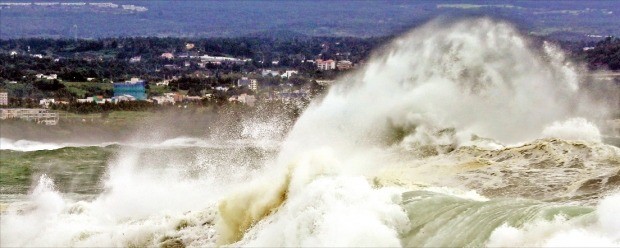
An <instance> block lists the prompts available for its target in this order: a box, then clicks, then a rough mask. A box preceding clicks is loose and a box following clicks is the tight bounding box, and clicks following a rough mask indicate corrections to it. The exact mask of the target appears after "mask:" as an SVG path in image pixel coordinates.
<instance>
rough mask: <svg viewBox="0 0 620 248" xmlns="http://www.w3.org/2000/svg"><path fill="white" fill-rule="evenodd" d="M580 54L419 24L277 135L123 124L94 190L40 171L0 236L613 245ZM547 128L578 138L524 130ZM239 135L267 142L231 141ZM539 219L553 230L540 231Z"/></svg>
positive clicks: (604, 170)
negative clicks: (266, 153) (571, 56)
mask: <svg viewBox="0 0 620 248" xmlns="http://www.w3.org/2000/svg"><path fill="white" fill-rule="evenodd" d="M579 70H580V69H579V66H577V65H575V64H573V63H572V62H570V61H568V60H566V58H565V56H564V55H563V53H562V52H561V51H560V50H559V49H557V48H556V47H554V46H553V45H551V44H548V43H546V44H543V46H542V47H540V48H536V47H535V46H534V45H532V44H530V42H529V41H528V40H527V39H526V38H524V37H523V36H522V35H520V33H519V32H518V31H516V29H515V28H513V27H512V26H511V25H509V24H506V23H503V22H495V21H493V20H490V19H484V18H483V19H473V20H462V21H459V22H455V23H438V22H434V23H431V24H428V25H426V26H423V27H421V28H419V29H416V30H414V31H412V32H411V33H409V34H406V35H404V36H403V37H400V38H398V39H396V40H395V41H394V42H393V43H391V44H389V45H388V46H386V47H385V48H384V49H382V50H379V51H377V53H376V54H374V55H373V56H372V58H371V59H370V60H369V62H368V63H367V65H365V66H364V67H362V68H360V70H358V71H356V72H352V73H351V74H348V75H346V76H345V77H343V78H341V79H339V80H338V82H337V83H336V85H335V86H333V87H332V88H331V89H330V91H329V92H328V93H327V95H326V96H325V97H324V98H323V99H322V100H320V101H317V102H314V103H312V104H311V105H310V107H309V109H308V110H307V111H305V112H304V113H303V114H302V116H301V117H300V118H299V120H298V121H297V122H296V123H295V125H294V127H293V129H292V131H291V132H290V133H289V134H288V136H287V138H286V140H285V141H284V142H282V143H281V144H280V143H279V142H276V143H277V144H276V145H275V147H276V148H274V145H273V144H271V143H269V142H268V143H269V144H271V145H267V146H264V144H266V143H264V142H262V141H261V142H254V141H253V140H252V139H254V138H258V139H265V138H266V139H271V138H273V137H276V139H277V138H278V137H279V136H277V135H276V136H273V135H271V134H270V132H272V130H282V129H287V127H283V128H279V127H277V126H276V127H274V126H272V125H270V124H267V125H263V126H255V127H250V128H243V129H242V134H241V137H242V138H244V139H245V138H247V139H248V140H249V141H248V142H246V141H244V140H237V141H239V142H236V141H235V140H232V141H231V140H215V141H214V140H203V139H195V138H188V137H179V138H173V139H167V140H166V139H157V138H159V137H155V138H154V139H150V138H149V139H148V140H146V142H144V140H142V141H141V140H139V138H138V140H136V141H135V142H128V143H127V144H121V147H122V149H120V152H119V154H118V155H117V157H116V159H115V160H112V161H110V167H109V171H108V174H107V175H108V176H107V177H106V178H105V179H104V182H105V183H104V186H105V189H104V191H103V193H101V194H99V195H96V196H95V197H94V199H93V200H87V201H73V200H71V199H70V198H69V197H66V196H64V195H63V194H61V193H60V192H57V191H55V190H50V189H52V188H53V187H50V186H41V187H40V188H42V189H46V190H40V191H36V190H35V191H33V193H32V196H33V197H35V198H33V199H31V200H32V202H34V203H35V205H34V206H35V207H34V208H26V210H31V211H24V208H20V206H18V205H17V204H16V205H11V206H10V207H9V210H7V212H5V213H3V216H2V217H3V218H2V220H0V221H1V225H2V229H3V232H2V233H1V235H2V239H1V240H0V242H1V244H2V246H44V245H50V246H89V247H90V246H108V247H109V246H131V247H135V246H157V245H171V246H174V245H177V246H199V247H204V246H214V245H218V244H219V245H223V244H231V245H232V246H364V245H366V246H400V245H405V246H423V245H435V246H437V245H445V246H447V245H453V246H454V245H468V244H470V245H475V246H481V245H499V246H501V245H510V244H507V243H501V242H498V239H499V240H501V239H502V237H507V235H513V234H514V235H513V236H512V237H514V238H511V239H505V240H512V241H511V242H512V243H511V244H524V245H548V244H550V245H553V244H559V243H554V242H552V241H554V240H555V241H557V240H561V239H563V238H564V237H566V235H568V236H570V235H572V234H573V233H576V234H579V233H584V232H585V233H587V234H588V235H589V234H594V235H595V236H596V237H600V238H601V239H598V241H601V242H597V243H596V244H616V243H617V242H618V237H617V235H615V234H617V230H618V229H617V228H616V225H617V222H615V221H613V220H610V219H613V214H614V213H616V212H617V211H618V208H617V206H618V205H617V204H616V200H613V199H616V198H613V197H612V198H606V199H612V200H604V201H603V202H601V203H600V204H599V206H598V207H597V208H594V207H591V205H595V204H592V203H593V202H594V203H596V202H598V201H599V200H600V198H601V197H602V196H604V195H605V194H607V193H608V192H610V190H611V189H617V183H618V182H620V179H618V175H619V174H618V173H619V172H620V171H619V169H620V159H619V157H620V156H619V155H618V154H620V150H619V149H618V148H614V147H610V146H605V145H603V144H600V143H599V142H598V141H597V140H596V139H591V138H590V137H596V134H597V130H598V129H596V127H595V126H594V125H593V124H591V123H590V122H588V121H587V120H590V119H591V117H592V116H593V115H597V117H598V116H599V114H600V113H601V112H602V113H603V114H604V112H605V111H599V112H596V111H588V110H591V109H592V106H593V105H592V104H591V103H590V101H588V99H585V98H583V97H582V95H581V94H580V91H581V85H580V82H581V81H580V80H581V74H580V71H579ZM597 109H599V110H604V108H597ZM575 117H579V118H584V119H585V120H586V122H582V121H576V123H581V124H583V123H587V124H585V126H587V127H588V129H587V132H584V133H582V134H579V135H576V136H570V135H567V134H571V132H572V131H576V130H579V131H581V129H580V128H573V127H574V126H575V125H573V124H574V123H573V121H569V122H568V124H567V122H566V121H567V120H571V119H572V118H575ZM572 120H575V119H572ZM251 122H253V121H250V122H249V123H245V124H251ZM556 123H559V125H558V124H556ZM577 126H579V125H577ZM272 127H274V128H273V129H270V128H272ZM265 130H266V131H265ZM571 130H572V131H571ZM149 131H151V130H149ZM158 135H159V134H157V133H155V132H154V136H158ZM548 136H550V137H560V138H566V137H575V138H571V139H578V140H584V139H585V140H589V141H583V142H582V141H578V142H577V141H575V142H573V141H571V142H568V141H564V140H558V139H552V138H548V139H543V140H535V139H538V138H542V137H548ZM278 144H279V148H278ZM515 144H520V145H515ZM253 146H259V147H263V148H265V149H273V150H277V151H276V152H279V153H278V154H277V157H275V158H269V159H265V158H262V157H260V156H262V155H263V154H262V153H261V152H251V151H250V153H251V154H254V155H257V158H247V157H246V156H244V155H242V154H241V153H237V152H238V151H247V150H248V149H249V150H253V149H255V148H254V147H253ZM189 148H201V149H202V150H203V152H194V151H193V150H190V151H187V150H189ZM246 148H248V149H246ZM23 149H26V148H23ZM151 149H153V150H151ZM167 149H179V150H172V152H173V153H178V154H173V155H170V153H166V152H162V151H163V150H167ZM181 151H183V152H186V153H182V152H181ZM250 157H251V156H250ZM240 160H244V161H240ZM246 160H247V161H246ZM520 180H521V181H520ZM50 182H51V181H49V180H43V182H42V183H40V184H39V185H51V183H50ZM434 186H435V187H434ZM432 188H435V189H437V188H448V189H449V190H447V189H446V190H443V191H442V193H438V192H430V193H429V191H432V190H431V189H432ZM472 190H474V191H475V192H472ZM37 192H43V193H37ZM45 192H47V193H45ZM459 192H465V193H463V194H461V193H459ZM476 192H477V193H476ZM479 194H482V195H483V196H480V195H479ZM526 194H528V195H526ZM558 196H559V197H558ZM39 198H41V199H48V200H38V199H39ZM520 198H535V199H520ZM537 198H541V199H540V200H537ZM541 200H542V201H541ZM46 204H48V205H49V206H43V205H46ZM39 205H41V206H39ZM580 205H585V206H580ZM468 207H470V208H468ZM33 209H34V210H33ZM37 209H38V210H41V211H42V213H44V214H45V218H44V217H43V216H41V215H39V214H37V213H38V212H37V211H38V210H37ZM43 210H44V211H43ZM512 210H518V211H515V212H513V211H512ZM539 223H551V224H549V226H551V228H547V229H546V230H556V227H557V226H560V228H558V229H557V230H560V231H557V232H556V231H554V232H545V235H542V237H541V238H540V239H538V237H540V236H531V234H532V233H536V230H537V229H536V228H530V226H537V225H539ZM453 224H457V225H453ZM455 227H456V228H455ZM572 227H575V228H572ZM9 228H10V229H9ZM528 228H529V229H528ZM4 230H11V232H8V233H7V232H4ZM584 230H585V231H584ZM582 231H583V232H582ZM563 235H564V236H563ZM532 237H533V238H532ZM554 237H555V238H554ZM592 240H594V239H592ZM530 241H531V242H530ZM603 242H605V243H603Z"/></svg>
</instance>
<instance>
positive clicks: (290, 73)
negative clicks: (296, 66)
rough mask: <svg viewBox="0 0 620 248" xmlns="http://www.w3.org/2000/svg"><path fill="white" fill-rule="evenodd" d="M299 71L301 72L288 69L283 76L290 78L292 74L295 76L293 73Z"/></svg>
mask: <svg viewBox="0 0 620 248" xmlns="http://www.w3.org/2000/svg"><path fill="white" fill-rule="evenodd" d="M298 73H299V72H298V71H296V70H288V71H286V72H284V73H282V77H283V78H290V77H291V76H293V75H295V74H298Z"/></svg>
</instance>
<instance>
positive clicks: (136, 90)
mask: <svg viewBox="0 0 620 248" xmlns="http://www.w3.org/2000/svg"><path fill="white" fill-rule="evenodd" d="M145 85H146V82H144V80H138V79H134V78H132V79H131V81H127V82H120V83H114V97H120V96H126V95H129V96H132V97H134V98H135V99H136V100H146V89H145Z"/></svg>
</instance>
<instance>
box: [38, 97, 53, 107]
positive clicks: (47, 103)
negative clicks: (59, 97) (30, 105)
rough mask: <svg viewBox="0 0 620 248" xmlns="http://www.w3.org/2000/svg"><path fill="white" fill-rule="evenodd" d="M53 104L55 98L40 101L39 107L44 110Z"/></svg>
mask: <svg viewBox="0 0 620 248" xmlns="http://www.w3.org/2000/svg"><path fill="white" fill-rule="evenodd" d="M52 104H54V98H44V99H41V100H39V105H41V107H43V108H49V107H50V105H52Z"/></svg>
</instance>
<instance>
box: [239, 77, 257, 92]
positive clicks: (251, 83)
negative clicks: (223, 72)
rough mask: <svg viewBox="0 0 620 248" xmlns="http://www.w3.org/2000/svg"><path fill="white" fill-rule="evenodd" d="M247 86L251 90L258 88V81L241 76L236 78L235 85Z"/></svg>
mask: <svg viewBox="0 0 620 248" xmlns="http://www.w3.org/2000/svg"><path fill="white" fill-rule="evenodd" d="M243 86H247V87H248V88H249V89H251V90H254V91H256V90H258V81H256V79H253V78H247V77H242V78H240V79H239V80H237V87H243Z"/></svg>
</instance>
